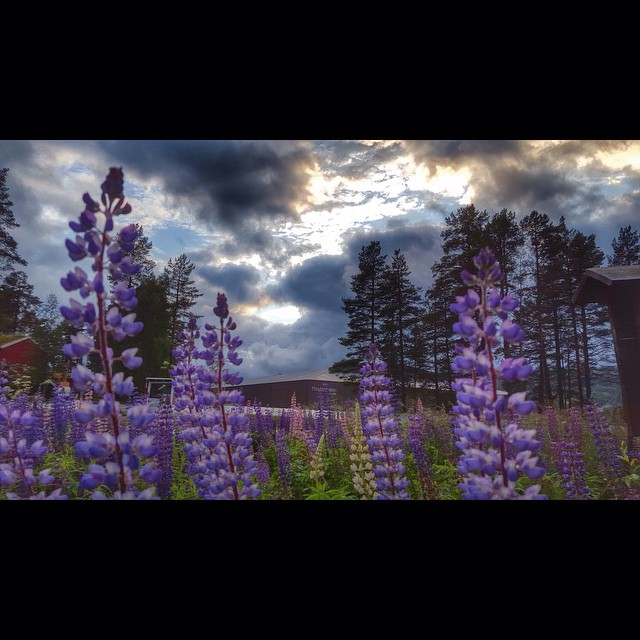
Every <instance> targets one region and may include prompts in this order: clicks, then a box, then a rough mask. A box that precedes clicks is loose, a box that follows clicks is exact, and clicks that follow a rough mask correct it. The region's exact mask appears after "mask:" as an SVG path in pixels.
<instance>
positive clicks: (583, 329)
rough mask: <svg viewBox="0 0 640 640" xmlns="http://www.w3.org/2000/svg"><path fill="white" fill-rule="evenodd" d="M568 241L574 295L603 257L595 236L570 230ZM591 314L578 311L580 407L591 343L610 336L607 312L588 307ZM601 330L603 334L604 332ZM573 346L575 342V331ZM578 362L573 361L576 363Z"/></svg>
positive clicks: (587, 379)
mask: <svg viewBox="0 0 640 640" xmlns="http://www.w3.org/2000/svg"><path fill="white" fill-rule="evenodd" d="M570 236H571V238H570V241H569V244H568V247H567V258H568V266H569V275H570V293H572V292H573V291H575V290H576V289H577V287H578V284H579V283H580V280H581V279H582V275H583V273H584V272H585V270H586V269H591V268H593V267H599V266H600V265H601V264H602V263H603V262H604V253H603V252H602V251H601V250H600V249H599V248H598V247H597V245H596V236H595V234H593V233H592V234H590V235H588V236H587V235H585V234H584V233H582V232H581V231H577V230H576V229H572V230H571V232H570ZM589 307H590V309H591V312H590V313H589V316H587V313H586V310H585V305H582V306H581V307H580V333H581V344H576V343H574V349H575V351H578V350H579V349H580V350H581V353H580V355H581V362H582V366H583V372H584V390H585V396H583V394H582V388H579V390H578V397H579V399H580V406H583V405H584V400H585V399H586V400H589V399H590V398H591V392H592V389H591V362H590V360H591V353H590V339H591V340H592V339H593V338H596V337H597V338H598V339H599V340H603V339H605V340H606V339H607V336H610V335H611V331H610V327H609V326H608V321H607V319H608V312H607V309H606V308H604V307H602V306H601V305H593V304H592V305H589ZM574 318H575V310H574V308H573V307H572V321H573V319H574ZM603 330H604V331H603ZM575 333H576V342H577V331H576V332H575ZM577 360H578V358H576V361H577Z"/></svg>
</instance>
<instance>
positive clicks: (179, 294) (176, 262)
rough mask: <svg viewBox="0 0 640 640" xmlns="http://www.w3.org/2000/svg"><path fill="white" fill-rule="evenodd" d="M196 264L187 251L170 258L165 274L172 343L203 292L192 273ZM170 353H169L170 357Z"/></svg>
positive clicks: (173, 343)
mask: <svg viewBox="0 0 640 640" xmlns="http://www.w3.org/2000/svg"><path fill="white" fill-rule="evenodd" d="M195 268H196V265H195V264H193V262H191V260H189V258H188V257H187V254H186V253H183V254H181V255H179V256H178V257H177V258H175V259H172V258H170V259H169V262H168V263H167V266H166V267H165V268H164V272H163V276H164V277H165V278H166V282H167V307H168V309H169V312H170V318H171V320H170V323H169V338H170V340H171V345H172V346H174V345H175V344H176V336H177V335H178V332H180V331H181V330H182V329H183V328H184V327H185V326H186V323H187V321H188V320H189V316H190V315H192V314H191V308H192V307H193V305H194V304H195V303H196V301H197V300H198V298H199V297H201V296H202V294H201V293H200V292H199V291H198V288H197V287H195V286H194V283H195V281H194V280H192V279H191V273H192V272H193V270H194V269H195ZM169 356H170V354H168V357H169Z"/></svg>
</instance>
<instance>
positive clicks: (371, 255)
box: [329, 240, 387, 380]
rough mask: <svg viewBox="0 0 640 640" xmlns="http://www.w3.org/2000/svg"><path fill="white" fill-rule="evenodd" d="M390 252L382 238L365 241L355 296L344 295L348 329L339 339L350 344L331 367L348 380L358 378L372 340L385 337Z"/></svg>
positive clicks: (354, 283)
mask: <svg viewBox="0 0 640 640" xmlns="http://www.w3.org/2000/svg"><path fill="white" fill-rule="evenodd" d="M386 259H387V256H386V255H382V254H381V248H380V242H379V241H378V240H374V241H372V242H370V243H369V244H368V245H363V246H362V248H361V249H360V252H359V253H358V272H357V273H356V274H354V275H353V276H352V277H351V291H352V292H353V294H354V296H353V297H352V298H342V310H343V311H344V312H345V313H346V314H347V316H348V317H349V321H348V322H347V327H348V329H347V333H346V335H344V336H343V337H341V338H338V342H339V343H340V344H341V345H342V346H343V347H347V349H348V351H347V353H346V356H347V357H346V358H344V359H342V360H340V361H338V362H335V363H334V364H333V365H331V367H330V368H329V370H330V371H331V372H332V373H336V374H339V375H341V376H342V377H344V378H345V379H347V380H355V379H357V377H358V375H359V373H358V372H359V369H360V367H361V366H362V358H363V354H364V353H365V352H366V351H367V349H368V348H369V345H370V344H371V343H372V342H375V343H378V342H379V341H380V339H381V337H382V333H381V322H382V313H381V305H382V302H383V297H384V290H383V287H384V281H383V274H384V270H385V266H386Z"/></svg>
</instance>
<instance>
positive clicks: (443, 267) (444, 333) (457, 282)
mask: <svg viewBox="0 0 640 640" xmlns="http://www.w3.org/2000/svg"><path fill="white" fill-rule="evenodd" d="M488 222H489V214H488V213H487V212H486V211H480V210H478V209H476V207H475V205H473V204H470V205H467V206H464V207H461V208H459V209H458V210H457V212H456V213H450V214H449V215H448V216H447V217H446V218H445V223H446V225H447V226H446V228H445V229H444V231H443V232H442V233H441V234H440V235H441V237H442V240H443V242H442V252H443V256H442V258H440V260H439V261H437V262H435V263H434V264H433V266H432V267H431V271H432V273H433V284H432V285H431V287H430V288H429V289H428V291H427V292H426V297H427V307H428V309H429V312H428V317H429V318H430V319H431V322H433V323H435V325H437V326H433V327H432V330H431V331H430V334H431V336H432V343H433V348H434V349H435V350H436V351H435V352H434V354H433V363H434V367H435V371H434V376H435V378H434V382H435V385H436V402H437V403H439V402H440V401H441V399H442V397H443V396H442V394H443V391H446V392H448V391H449V390H450V389H451V383H452V382H453V376H452V371H451V352H452V350H453V346H454V340H455V338H454V337H453V329H452V327H453V324H454V322H456V320H457V316H456V314H454V313H453V312H452V311H451V309H450V308H449V305H450V304H451V302H452V301H454V300H455V296H456V295H461V294H464V293H466V289H467V287H466V286H465V285H464V284H463V283H462V280H461V279H460V274H461V273H462V271H463V270H464V269H466V270H467V271H470V272H472V271H474V265H473V259H474V258H475V256H477V255H478V252H479V251H480V250H481V249H483V248H484V247H486V246H487V245H488V242H489V236H488V234H487V231H486V228H487V223H488ZM448 395H449V394H448V393H447V396H448Z"/></svg>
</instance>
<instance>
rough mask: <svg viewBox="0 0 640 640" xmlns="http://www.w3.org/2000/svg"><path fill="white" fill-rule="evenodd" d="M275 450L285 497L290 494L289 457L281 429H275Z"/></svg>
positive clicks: (284, 435) (283, 431)
mask: <svg viewBox="0 0 640 640" xmlns="http://www.w3.org/2000/svg"><path fill="white" fill-rule="evenodd" d="M276 450H277V452H278V471H279V473H280V482H281V483H282V488H283V492H284V494H285V495H290V494H291V456H290V455H289V448H288V446H287V433H286V431H285V430H284V429H283V428H282V427H278V428H277V429H276Z"/></svg>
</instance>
